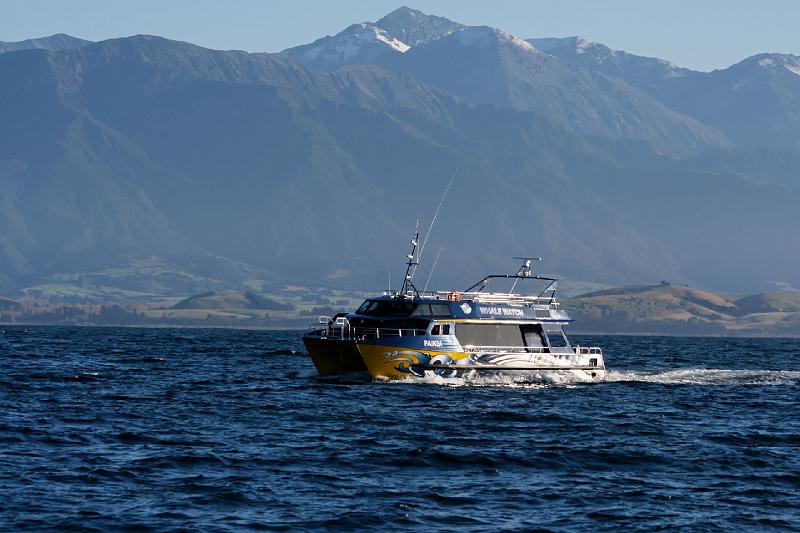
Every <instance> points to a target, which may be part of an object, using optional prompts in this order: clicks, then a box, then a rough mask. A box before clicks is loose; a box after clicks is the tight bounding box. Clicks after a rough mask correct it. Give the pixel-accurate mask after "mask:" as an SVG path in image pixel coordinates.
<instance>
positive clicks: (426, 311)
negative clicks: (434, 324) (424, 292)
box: [411, 303, 450, 316]
mask: <svg viewBox="0 0 800 533" xmlns="http://www.w3.org/2000/svg"><path fill="white" fill-rule="evenodd" d="M411 314H412V315H413V316H449V315H450V308H449V307H448V306H447V304H428V303H422V304H418V305H417V307H416V308H415V309H414V312H413V313H411Z"/></svg>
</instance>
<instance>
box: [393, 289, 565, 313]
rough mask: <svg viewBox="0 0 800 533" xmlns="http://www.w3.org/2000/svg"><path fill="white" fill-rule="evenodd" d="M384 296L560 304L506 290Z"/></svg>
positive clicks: (457, 300) (556, 301) (544, 298)
mask: <svg viewBox="0 0 800 533" xmlns="http://www.w3.org/2000/svg"><path fill="white" fill-rule="evenodd" d="M383 294H384V295H385V296H402V297H406V298H430V299H433V300H445V301H456V302H460V301H462V300H469V301H472V302H478V303H489V304H492V303H494V304H519V305H535V304H539V305H546V306H548V307H550V308H552V309H558V308H559V307H560V304H559V303H558V300H556V298H555V296H552V295H551V296H543V295H542V296H539V295H536V296H534V295H526V294H514V293H508V292H479V291H470V292H463V291H420V292H418V293H414V292H411V293H408V294H402V293H401V292H400V291H385V292H384V293H383Z"/></svg>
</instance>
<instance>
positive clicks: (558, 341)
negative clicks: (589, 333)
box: [547, 329, 567, 348]
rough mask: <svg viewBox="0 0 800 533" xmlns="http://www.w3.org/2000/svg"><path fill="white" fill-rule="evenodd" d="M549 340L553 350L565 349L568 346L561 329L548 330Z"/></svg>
mask: <svg viewBox="0 0 800 533" xmlns="http://www.w3.org/2000/svg"><path fill="white" fill-rule="evenodd" d="M547 338H548V340H549V341H550V346H551V347H553V348H565V347H566V346H567V338H566V337H564V332H563V331H561V330H560V329H549V330H547Z"/></svg>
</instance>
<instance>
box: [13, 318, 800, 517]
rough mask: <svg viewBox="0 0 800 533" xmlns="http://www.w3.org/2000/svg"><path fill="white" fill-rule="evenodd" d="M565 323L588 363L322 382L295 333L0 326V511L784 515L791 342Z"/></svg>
mask: <svg viewBox="0 0 800 533" xmlns="http://www.w3.org/2000/svg"><path fill="white" fill-rule="evenodd" d="M577 340H578V341H579V342H581V344H599V345H601V346H603V347H604V350H605V353H606V354H607V364H608V367H609V371H608V376H607V380H606V381H605V382H602V383H584V382H580V381H578V382H576V381H574V380H570V379H568V378H564V379H556V380H554V382H550V383H539V382H535V381H531V380H530V379H527V378H522V379H519V378H517V377H513V376H501V377H493V378H487V377H480V376H470V377H467V378H458V379H453V378H441V377H426V378H415V379H408V380H404V381H401V382H392V383H375V384H363V383H354V382H349V383H347V384H328V383H326V382H324V381H319V380H317V379H315V378H314V371H313V367H312V365H311V363H310V361H309V360H308V358H307V356H306V355H305V352H304V350H303V346H302V344H301V343H300V336H299V334H298V333H295V332H264V331H243V330H236V331H231V330H190V331H189V330H169V329H166V330H144V329H124V328H46V327H42V328H35V327H24V328H18V327H4V328H2V330H0V356H3V357H5V358H6V361H7V363H8V364H7V365H5V367H4V371H3V373H1V374H0V407H1V408H2V409H0V444H2V446H0V480H2V481H3V483H2V484H1V485H0V496H2V501H3V505H2V506H1V507H0V530H7V531H17V530H22V529H27V530H52V531H55V530H71V529H81V530H88V531H92V530H95V531H108V530H119V529H136V530H154V531H169V530H175V531H179V530H186V529H192V530H219V531H225V530H229V531H234V530H243V529H264V530H276V529H278V530H280V529H287V530H293V529H306V530H309V529H311V530H313V529H339V528H342V529H359V530H363V529H367V530H369V529H371V530H379V531H383V530H387V529H395V530H418V531H429V530H448V531H450V530H470V531H474V530H486V529H511V530H542V531H544V530H553V531H586V530H592V531H593V530H605V531H619V530H643V531H650V530H658V529H661V530H695V531H704V530H721V531H738V530H739V529H742V528H745V529H776V530H777V529H789V528H791V527H793V526H794V525H796V524H797V523H800V516H798V509H800V496H799V495H800V474H798V473H800V453H797V452H798V450H800V438H798V435H800V417H797V412H798V407H800V399H798V396H799V395H798V393H797V391H798V385H800V363H798V360H797V359H798V358H797V357H796V354H797V353H800V342H798V341H796V340H791V339H688V338H687V339H680V338H664V337H594V338H592V337H583V338H579V339H577Z"/></svg>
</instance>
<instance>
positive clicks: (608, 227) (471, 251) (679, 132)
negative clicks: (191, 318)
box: [0, 10, 800, 296]
mask: <svg viewBox="0 0 800 533" xmlns="http://www.w3.org/2000/svg"><path fill="white" fill-rule="evenodd" d="M411 11H412V10H408V11H401V12H400V13H397V14H396V16H395V18H396V19H398V20H397V28H401V30H402V29H403V28H405V29H406V33H407V34H408V35H412V34H413V32H409V31H408V29H409V28H410V26H408V24H409V23H408V20H410V19H409V18H408V17H407V16H406V15H408V14H409V12H411ZM401 15H402V16H401ZM404 17H405V18H404ZM384 18H385V17H384ZM440 22H441V21H438V22H437V23H440ZM450 22H451V21H450ZM384 24H386V22H384ZM443 24H445V26H440V27H439V29H438V30H436V31H438V32H439V33H442V35H441V36H439V37H437V38H436V39H433V40H428V42H422V41H423V40H424V39H426V37H425V35H428V36H431V35H436V33H435V32H434V33H430V32H428V30H430V28H429V27H427V26H425V25H422V26H420V28H419V30H420V34H419V35H420V36H419V37H415V39H417V42H416V44H415V45H414V46H411V47H410V48H409V49H408V50H406V51H405V52H399V51H392V50H389V53H388V55H385V54H380V55H377V56H375V57H374V59H372V60H370V61H369V62H367V63H366V64H349V63H348V64H343V65H341V66H339V67H338V68H336V69H333V70H315V69H310V68H307V67H306V66H304V65H302V64H301V63H299V62H297V61H294V60H292V59H291V58H290V57H287V55H286V54H249V53H246V52H236V51H227V52H226V51H215V50H210V49H207V48H203V47H199V46H195V45H192V44H191V43H183V42H178V41H171V40H168V39H163V38H160V37H154V36H134V37H129V38H120V39H112V40H107V41H101V42H99V43H93V44H88V45H85V46H82V47H80V48H76V49H72V50H55V51H49V50H33V51H31V50H27V51H20V52H9V53H5V54H0V112H2V113H3V116H4V117H5V119H6V120H4V121H3V122H2V123H0V224H2V226H3V227H4V228H6V231H4V232H3V233H2V234H0V257H2V259H3V261H2V263H0V290H2V291H3V292H11V293H15V294H16V293H20V292H21V291H26V290H31V291H35V294H37V295H40V296H44V295H46V294H48V292H47V291H59V290H67V289H65V288H64V286H65V285H69V286H70V287H71V288H69V289H68V290H73V288H75V287H77V288H80V287H85V288H86V289H87V290H89V289H90V290H92V291H96V293H97V294H100V293H102V292H103V291H106V293H110V289H111V288H113V287H112V286H113V285H115V284H116V285H115V286H116V287H117V288H118V289H119V291H118V293H119V294H129V293H137V294H138V293H141V294H152V292H153V291H154V290H158V291H166V292H167V293H169V294H179V293H185V291H188V290H191V291H194V292H202V291H205V290H215V291H221V290H240V291H241V290H245V289H247V288H248V287H251V286H256V287H261V286H264V284H266V285H268V286H272V287H275V286H282V285H285V284H291V283H294V282H297V281H298V280H315V281H314V282H315V283H318V284H320V285H323V284H326V283H327V284H331V283H336V284H340V285H342V286H346V287H350V288H355V287H361V288H363V287H365V286H375V287H377V286H381V287H383V286H385V281H384V279H385V277H386V276H385V275H384V274H383V272H385V271H386V259H388V258H392V257H395V256H396V255H398V253H399V252H398V250H397V247H398V246H401V243H403V242H405V240H406V239H407V233H409V228H410V227H411V226H413V222H414V219H415V218H417V216H419V215H424V214H425V213H433V212H434V210H435V208H436V206H437V204H438V201H439V199H440V197H441V192H442V191H443V190H444V188H445V186H446V184H447V180H448V179H449V177H450V176H452V175H453V173H454V172H455V173H456V178H455V182H454V187H453V190H452V191H451V192H450V193H449V196H448V200H447V202H448V203H447V209H445V210H444V211H443V212H442V214H441V216H440V217H439V219H438V221H437V224H438V226H437V228H436V231H435V232H434V235H433V239H434V241H435V242H432V244H431V245H432V246H433V248H432V249H436V248H437V247H439V246H444V248H443V249H444V250H445V251H444V253H443V255H442V260H441V263H440V267H441V268H440V269H439V270H437V272H436V273H434V276H433V278H432V282H433V283H437V284H442V283H446V284H448V285H452V286H460V285H461V284H464V283H468V282H469V281H471V279H472V278H474V277H477V276H479V275H480V274H481V273H483V272H484V271H501V269H503V270H505V269H506V267H507V264H506V262H505V261H504V260H503V259H502V258H503V257H505V256H507V255H515V254H522V255H526V254H529V253H536V254H537V255H544V256H546V257H547V258H548V263H547V269H548V270H549V271H551V272H555V273H558V274H559V275H560V276H563V277H567V278H571V279H583V280H590V281H602V282H604V283H606V284H623V283H629V282H635V281H637V280H641V279H674V280H676V281H679V282H687V283H688V282H692V283H694V284H697V285H699V286H702V287H711V288H717V289H729V290H752V289H759V290H765V289H766V288H768V287H769V281H770V280H775V281H776V283H784V284H788V285H792V284H794V285H798V284H800V280H799V279H798V278H797V274H796V271H795V269H793V267H792V265H794V264H796V262H797V261H798V260H800V257H798V250H800V245H798V242H797V239H798V238H797V232H794V231H793V227H794V226H793V224H794V222H793V221H794V208H793V206H794V205H796V204H797V202H798V201H800V187H799V186H798V185H800V178H798V175H797V172H796V168H797V161H798V159H797V158H798V157H800V155H799V154H800V152H798V151H797V150H794V149H792V148H791V146H788V147H787V146H786V144H787V143H775V144H774V145H769V144H768V145H766V146H761V147H753V146H750V145H748V144H744V145H739V144H737V143H736V142H735V140H730V139H728V138H727V137H726V136H725V135H722V134H720V133H719V131H721V130H717V129H715V127H713V126H706V125H705V124H703V123H702V122H698V124H699V125H695V122H697V121H698V119H696V118H692V117H691V116H690V115H688V114H686V115H684V114H682V113H680V112H678V111H673V110H672V108H670V107H668V106H667V105H666V104H663V103H660V100H659V99H658V98H656V96H653V95H651V94H649V93H647V91H645V90H644V89H641V88H638V87H634V86H633V85H632V84H631V83H629V82H627V81H625V80H624V79H622V78H619V77H614V76H612V75H611V74H610V73H604V72H601V71H600V70H597V69H596V68H594V67H592V68H589V67H587V66H580V67H573V66H571V64H570V63H569V62H567V61H565V60H563V59H560V58H558V57H556V56H555V55H552V54H550V53H546V52H543V51H541V50H536V48H535V46H534V45H532V44H531V43H530V42H526V41H523V40H521V39H518V38H516V37H514V36H510V35H508V34H505V33H504V32H501V31H499V30H495V29H493V28H488V27H483V28H478V29H474V28H465V27H461V26H460V25H459V27H458V28H457V29H453V27H452V26H447V24H446V23H443ZM452 24H454V25H456V24H458V23H452ZM404 25H405V26H404ZM412 29H413V28H412ZM434 29H435V28H434ZM451 29H452V31H449V30H451ZM401 30H397V29H395V30H393V31H401ZM423 30H425V31H423ZM430 31H434V30H430ZM426 32H428V33H426ZM576 42H577V41H576ZM385 45H386V43H384V44H383V45H381V46H383V47H384V48H386V46H385ZM387 50H388V49H387ZM431 50H434V51H435V50H440V51H442V53H441V56H440V57H435V54H432V53H431V52H430V51H431ZM448 50H456V51H457V52H459V54H461V55H458V54H456V53H450V52H449V51H448ZM464 50H467V51H468V52H469V53H462V52H464ZM551 51H552V49H551ZM481 54H484V55H483V56H481ZM415 56H419V57H422V59H424V61H425V62H427V63H425V65H423V66H426V68H427V70H426V71H424V72H421V71H420V68H418V67H419V65H417V64H412V63H413V61H418V60H417V59H416V58H415ZM764 59H772V60H773V61H775V59H774V58H772V57H766V56H765V57H762V58H760V59H759V60H764ZM633 60H634V59H631V61H633ZM789 60H791V57H790V58H789V59H788V60H787V61H789ZM419 61H420V64H422V60H419ZM458 61H462V62H463V64H464V65H466V66H468V67H469V69H471V70H469V69H467V70H463V72H466V73H467V74H468V75H469V76H472V78H464V79H466V80H468V81H469V80H475V81H476V83H477V82H480V83H482V84H483V86H482V87H483V89H482V90H484V91H485V94H486V95H488V96H485V97H482V96H481V95H476V94H474V93H470V92H469V91H468V90H467V89H469V84H468V83H464V82H463V80H460V85H459V84H454V85H448V84H447V83H454V82H453V81H452V80H449V81H448V80H446V79H445V78H447V76H448V74H447V73H448V72H456V71H457V70H458V69H457V68H456V69H454V66H456V67H457V66H458V64H459V63H458ZM792 64H793V63H790V64H789V65H790V66H791V65H792ZM778 66H780V65H778ZM412 67H413V68H412ZM768 67H769V68H773V67H774V65H772V66H770V65H758V64H757V62H756V65H752V64H749V63H748V64H745V65H744V66H743V67H742V68H746V70H747V71H748V72H749V71H750V70H751V69H756V68H759V69H762V70H764V71H768ZM447 69H451V70H450V71H448V70H447ZM783 70H784V71H786V73H788V74H791V71H789V70H787V69H786V68H783ZM759 72H761V71H759ZM770 72H771V71H770ZM734 74H736V72H734ZM728 75H730V73H729V74H728ZM437 76H438V77H437ZM780 76H782V77H781V78H776V79H778V81H779V82H780V83H784V82H785V81H787V80H788V82H791V81H793V78H792V77H789V76H784V72H783V71H780ZM796 77H797V78H798V79H800V76H796ZM689 78H692V80H690V81H691V83H695V81H693V78H694V74H691V73H688V74H687V75H686V79H689ZM676 79H677V78H676ZM715 79H717V78H715ZM769 79H772V78H769ZM498 80H499V81H498ZM509 80H510V81H509ZM703 80H706V78H703ZM455 81H457V82H458V81H459V80H455ZM668 81H669V80H668ZM673 81H674V80H673ZM684 81H685V80H683V77H681V81H680V82H681V83H683V82H684ZM701 81H702V80H701ZM445 82H447V83H445ZM656 82H657V83H656ZM662 82H663V80H661V79H660V78H657V77H656V78H654V86H658V87H661V86H662V85H661V84H662ZM491 83H498V84H501V86H491ZM703 83H705V81H703ZM715 83H717V82H715ZM776 83H777V82H776ZM476 87H478V86H477V85H476V86H475V87H473V89H474V88H476ZM531 87H532V88H535V89H537V90H538V91H540V92H539V93H538V94H539V97H537V98H531V97H530V94H529V91H528V89H529V88H531ZM576 87H577V88H576ZM699 87H705V85H702V84H701V85H700V86H699ZM774 87H783V85H774ZM666 88H667V89H668V88H669V87H666ZM728 88H729V87H728ZM523 89H525V90H523ZM723 89H725V87H722V86H720V87H716V88H714V90H715V91H718V92H720V91H721V93H720V94H722V93H725V94H728V93H727V92H726V91H728V89H725V90H723ZM581 90H583V91H584V92H585V93H586V94H583V93H582V91H581ZM665 90H666V89H665ZM492 91H494V92H492ZM526 91H527V92H526ZM587 91H588V92H587ZM712 92H713V91H712ZM728 92H729V91H728ZM674 94H678V93H677V92H675V93H674ZM715 94H716V93H715ZM770 94H771V93H770ZM492 95H500V96H499V97H497V98H495V97H494V96H492ZM490 96H491V97H490ZM661 97H664V96H663V95H661V96H659V98H661ZM501 98H504V99H505V100H501ZM730 101H731V100H730V99H725V98H722V99H720V103H719V104H718V105H719V106H721V105H723V104H724V103H725V102H728V103H729V102H730ZM776 101H777V102H779V103H780V105H781V106H790V107H791V105H793V104H792V102H793V100H792V97H791V96H788V97H786V98H781V99H778V100H776ZM573 104H575V105H573ZM687 105H688V104H687ZM709 109H711V110H713V108H711V107H710V108H709ZM732 109H733V110H732V111H731V112H734V111H735V112H737V113H738V112H739V111H738V109H739V108H738V107H736V106H734V108H732ZM587 116H592V117H593V118H592V119H591V120H589V119H587V118H586V117H587ZM781 116H784V115H781ZM785 116H786V117H789V119H791V117H792V116H794V115H792V114H791V113H787V114H785ZM770 117H773V116H772V115H768V116H766V117H765V118H764V120H765V121H768V120H771V118H770ZM773 118H774V117H773ZM575 121H577V122H575ZM592 121H594V122H592ZM789 122H791V120H789ZM576 124H577V125H576ZM773 125H777V126H779V127H780V128H784V124H783V123H781V122H773ZM789 126H791V124H789ZM787 127H788V126H787ZM726 129H727V130H728V131H734V130H733V129H731V127H728V126H726ZM734 129H735V128H734ZM757 129H758V128H756V130H757ZM780 131H790V130H787V129H785V128H784V129H783V130H780ZM451 202H452V203H451ZM753 214H757V215H758V216H752V215H753ZM400 252H402V250H400ZM423 270H424V269H423ZM333 280H335V281H333ZM81 284H84V285H81ZM109 284H111V285H109ZM170 284H172V288H170ZM125 291H129V292H125ZM130 291H132V292H130Z"/></svg>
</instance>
